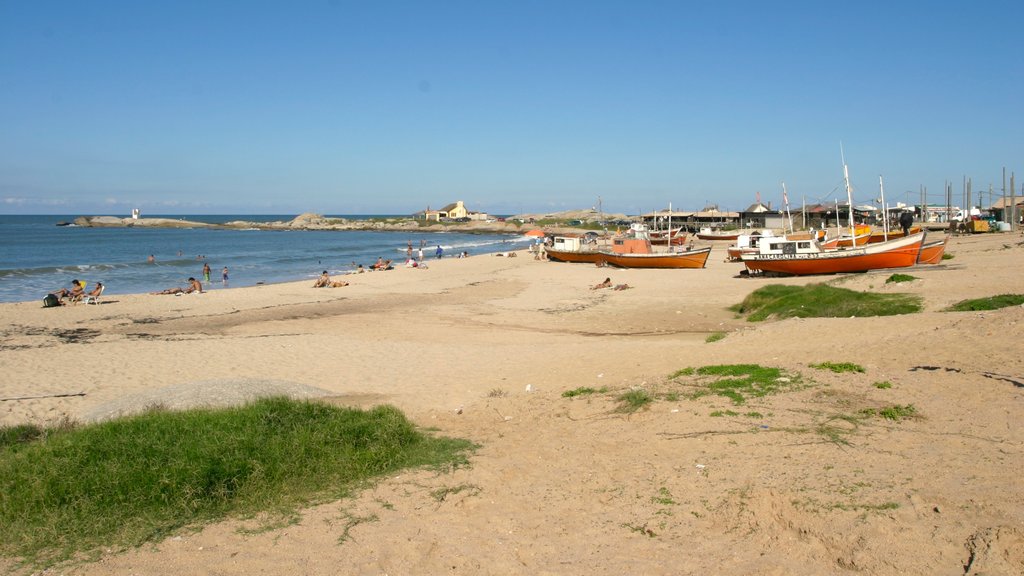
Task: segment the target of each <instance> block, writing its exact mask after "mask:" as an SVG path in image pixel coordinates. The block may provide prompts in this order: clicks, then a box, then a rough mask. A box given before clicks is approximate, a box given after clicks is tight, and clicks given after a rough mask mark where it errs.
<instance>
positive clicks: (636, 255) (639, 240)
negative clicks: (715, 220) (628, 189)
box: [547, 224, 711, 268]
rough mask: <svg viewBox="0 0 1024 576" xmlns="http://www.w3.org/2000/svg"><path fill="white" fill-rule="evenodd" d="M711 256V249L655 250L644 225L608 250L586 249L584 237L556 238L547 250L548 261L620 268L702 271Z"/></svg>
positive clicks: (630, 232)
mask: <svg viewBox="0 0 1024 576" xmlns="http://www.w3.org/2000/svg"><path fill="white" fill-rule="evenodd" d="M677 250H678V249H677ZM710 253H711V248H710V247H708V248H701V249H699V250H679V251H672V250H666V251H655V250H654V247H653V246H652V245H651V239H650V237H649V236H648V232H647V227H646V226H644V225H643V224H633V225H632V226H631V227H630V229H629V230H628V231H627V232H626V234H624V235H621V236H617V237H615V238H613V239H612V245H611V249H610V250H609V249H604V248H602V249H592V248H589V247H588V246H587V241H586V239H585V238H580V237H576V236H556V237H555V239H554V245H553V246H552V247H550V248H547V254H548V259H549V260H555V261H557V262H583V263H590V264H609V265H611V266H618V267H619V268H703V267H704V264H705V263H706V262H707V260H708V255H709V254H710Z"/></svg>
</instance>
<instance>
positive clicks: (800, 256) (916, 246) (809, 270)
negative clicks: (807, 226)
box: [740, 232, 925, 276]
mask: <svg viewBox="0 0 1024 576" xmlns="http://www.w3.org/2000/svg"><path fill="white" fill-rule="evenodd" d="M924 238H925V233H924V232H921V233H919V234H913V235H911V236H906V237H904V238H897V239H895V240H889V241H888V242H877V243H875V244H865V245H864V246H858V247H851V248H837V249H827V248H824V247H823V246H822V245H821V244H820V243H818V242H817V241H815V240H788V239H785V238H778V239H771V240H766V241H764V242H761V245H760V247H759V251H758V253H757V254H743V255H742V256H740V258H741V259H742V260H743V264H744V265H745V266H746V267H747V270H749V271H751V272H771V273H774V274H786V275H792V276H806V275H810V274H839V273H842V272H867V271H868V270H879V269H884V268H906V267H908V266H913V265H914V264H915V263H916V262H917V257H918V255H919V254H920V253H921V246H922V244H923V243H924Z"/></svg>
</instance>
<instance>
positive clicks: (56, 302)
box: [43, 294, 60, 308]
mask: <svg viewBox="0 0 1024 576" xmlns="http://www.w3.org/2000/svg"><path fill="white" fill-rule="evenodd" d="M54 306H60V298H57V297H56V296H54V295H53V294H47V295H46V298H43V308H53V307H54Z"/></svg>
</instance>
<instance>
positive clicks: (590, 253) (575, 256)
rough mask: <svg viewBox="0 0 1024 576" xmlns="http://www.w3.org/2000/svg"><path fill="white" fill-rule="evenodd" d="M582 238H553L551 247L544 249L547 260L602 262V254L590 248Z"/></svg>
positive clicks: (584, 238)
mask: <svg viewBox="0 0 1024 576" xmlns="http://www.w3.org/2000/svg"><path fill="white" fill-rule="evenodd" d="M589 242H590V240H589V239H588V238H586V237H584V236H555V237H554V238H553V240H552V245H551V246H549V247H547V248H545V249H544V251H545V253H547V257H548V260H554V261H555V262H577V263H580V262H582V263H585V264H596V263H598V262H600V261H603V260H604V255H605V253H604V252H601V251H599V250H597V249H596V248H592V247H591V246H590V245H589Z"/></svg>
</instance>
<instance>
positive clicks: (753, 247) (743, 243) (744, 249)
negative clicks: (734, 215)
mask: <svg viewBox="0 0 1024 576" xmlns="http://www.w3.org/2000/svg"><path fill="white" fill-rule="evenodd" d="M774 237H775V233H774V232H772V231H771V230H765V231H764V232H755V233H753V234H740V235H739V236H738V237H737V238H736V243H735V244H733V245H731V246H729V247H728V248H727V249H726V253H727V254H728V255H729V260H730V261H732V262H739V261H740V256H741V255H743V254H757V245H758V243H759V242H761V241H762V240H764V239H765V238H774ZM809 237H810V236H808V238H809Z"/></svg>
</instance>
